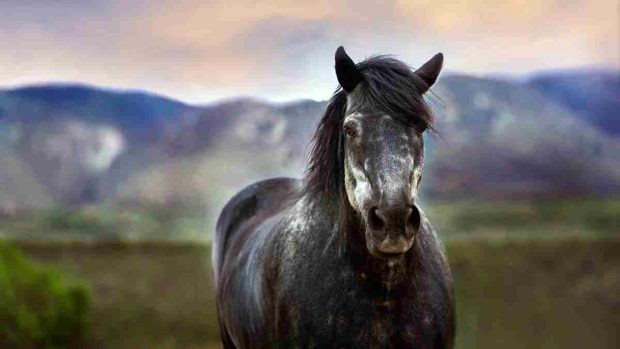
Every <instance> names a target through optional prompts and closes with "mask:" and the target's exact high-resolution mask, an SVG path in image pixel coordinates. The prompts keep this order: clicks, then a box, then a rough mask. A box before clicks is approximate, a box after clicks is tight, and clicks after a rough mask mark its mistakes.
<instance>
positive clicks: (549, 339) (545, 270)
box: [19, 237, 620, 349]
mask: <svg viewBox="0 0 620 349" xmlns="http://www.w3.org/2000/svg"><path fill="white" fill-rule="evenodd" d="M19 246H20V248H21V249H22V250H23V251H24V252H25V253H26V254H27V255H29V256H32V257H33V258H35V259H36V260H38V261H41V262H45V263H46V264H52V265H56V266H58V267H59V268H60V269H61V270H63V271H64V272H65V274H67V275H72V276H74V277H80V278H82V279H83V280H86V282H87V283H88V284H89V285H90V286H91V288H92V290H93V292H94V295H93V301H94V304H93V322H92V323H93V327H92V330H91V333H90V335H89V338H90V343H91V347H92V348H116V349H124V348H127V349H129V348H153V349H173V348H174V349H176V348H179V349H180V348H196V349H198V348H201V349H207V348H217V347H218V344H217V339H218V332H217V321H216V316H215V304H214V295H213V285H212V281H211V278H210V270H209V248H208V245H205V244H169V243H168V244H113V243H109V244H101V243H99V244H75V243H74V244H67V243H65V244H43V243H37V244H33V243H21V244H19ZM447 247H448V253H449V256H450V262H451V265H452V268H453V272H454V275H455V281H456V293H457V310H458V314H457V315H458V316H457V318H458V319H457V321H458V335H457V343H458V345H457V348H462V349H470V348H471V349H474V348H477V349H479V348H506V349H511V348H515V349H516V348H563V349H567V348H576V349H577V348H600V349H604V348H610V349H611V348H616V347H617V343H618V340H619V339H620V338H618V337H619V335H618V332H617V329H618V328H619V326H620V321H619V320H618V319H619V318H618V316H617V314H618V313H619V311H620V301H619V299H618V294H620V240H618V239H613V238H610V239H585V238H580V237H570V238H566V239H554V240H551V239H547V240H528V239H519V240H509V239H505V240H495V241H487V240H475V239H472V240H455V241H450V242H449V243H448V244H447Z"/></svg>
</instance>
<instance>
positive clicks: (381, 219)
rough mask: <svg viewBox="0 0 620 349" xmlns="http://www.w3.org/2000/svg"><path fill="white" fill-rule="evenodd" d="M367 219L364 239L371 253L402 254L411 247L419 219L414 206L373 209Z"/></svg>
mask: <svg viewBox="0 0 620 349" xmlns="http://www.w3.org/2000/svg"><path fill="white" fill-rule="evenodd" d="M367 217H368V218H367V219H368V226H367V229H368V231H367V236H366V238H367V240H368V241H367V245H368V248H369V249H370V252H371V253H373V252H379V253H378V254H388V255H395V254H403V253H405V252H407V251H408V250H409V249H410V248H411V246H413V243H414V239H415V235H416V234H417V232H418V230H419V229H420V219H421V218H420V211H419V210H418V208H417V207H416V206H415V205H411V206H400V207H399V206H393V207H389V206H388V207H373V208H371V209H370V210H369V212H368V216H367Z"/></svg>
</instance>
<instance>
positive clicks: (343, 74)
mask: <svg viewBox="0 0 620 349" xmlns="http://www.w3.org/2000/svg"><path fill="white" fill-rule="evenodd" d="M336 76H337V77H338V82H339V83H340V86H342V88H343V89H344V90H345V91H346V92H352V91H353V90H354V89H355V86H357V84H359V83H360V81H362V73H360V71H359V70H358V69H357V67H356V66H355V63H354V62H353V60H352V59H351V57H349V56H348V55H347V53H346V52H345V51H344V48H343V47H342V46H340V47H338V49H337V50H336Z"/></svg>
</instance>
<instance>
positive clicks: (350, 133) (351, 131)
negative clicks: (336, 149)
mask: <svg viewBox="0 0 620 349" xmlns="http://www.w3.org/2000/svg"><path fill="white" fill-rule="evenodd" d="M344 133H345V134H346V135H347V136H348V137H355V136H357V131H355V128H353V127H351V126H348V125H347V126H345V127H344Z"/></svg>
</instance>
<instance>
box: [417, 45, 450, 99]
mask: <svg viewBox="0 0 620 349" xmlns="http://www.w3.org/2000/svg"><path fill="white" fill-rule="evenodd" d="M442 67H443V53H441V52H440V53H438V54H436V55H434V56H433V58H431V59H429V60H428V62H426V63H424V65H422V66H421V67H420V69H418V70H416V71H415V74H416V75H417V76H419V77H420V78H421V79H422V81H424V83H425V84H426V89H424V91H422V93H424V92H426V91H428V89H429V88H431V86H433V84H434V83H435V81H437V78H438V77H439V73H440V72H441V68H442Z"/></svg>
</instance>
